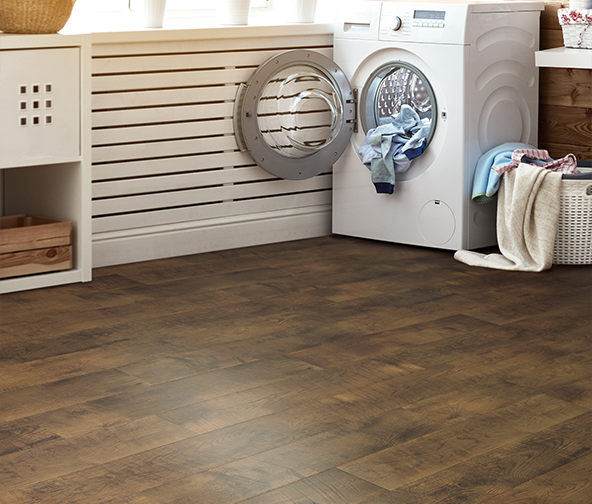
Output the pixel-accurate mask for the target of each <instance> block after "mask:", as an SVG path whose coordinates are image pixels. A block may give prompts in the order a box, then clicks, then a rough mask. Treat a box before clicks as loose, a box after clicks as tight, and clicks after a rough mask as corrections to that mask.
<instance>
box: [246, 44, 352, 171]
mask: <svg viewBox="0 0 592 504" xmlns="http://www.w3.org/2000/svg"><path fill="white" fill-rule="evenodd" d="M234 107H235V109H234V131H235V136H236V139H237V143H238V144H239V147H240V149H241V150H242V151H248V152H249V154H250V155H251V157H252V158H253V160H254V161H255V162H256V163H257V164H258V165H259V166H260V167H261V168H263V169H264V170H265V171H267V172H269V173H271V174H272V175H275V176H277V177H280V178H284V179H291V180H300V179H306V178H310V177H314V176H315V175H318V174H320V173H322V172H324V171H326V170H327V169H328V168H330V167H331V166H332V165H333V163H334V162H335V161H336V160H337V159H338V158H339V156H341V154H342V153H343V152H344V151H345V149H346V148H347V146H348V144H349V141H350V138H351V135H352V133H353V130H354V122H355V113H356V106H355V102H354V94H353V92H352V89H351V87H350V84H349V82H348V80H347V78H346V77H345V75H344V73H343V72H342V71H341V69H340V68H339V67H338V66H337V65H336V64H335V63H334V62H333V61H332V60H330V59H329V58H327V57H326V56H323V55H322V54H320V53H317V52H314V51H305V50H300V49H295V50H290V51H286V52H282V53H280V54H277V55H276V56H274V57H273V58H271V59H269V60H268V61H266V62H265V63H263V64H262V65H261V66H260V67H259V68H258V69H257V70H256V71H255V73H254V74H253V75H252V77H251V78H250V79H249V81H248V82H247V83H246V84H242V85H241V86H240V87H239V90H238V93H237V97H236V100H235V106H234Z"/></svg>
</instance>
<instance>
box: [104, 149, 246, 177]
mask: <svg viewBox="0 0 592 504" xmlns="http://www.w3.org/2000/svg"><path fill="white" fill-rule="evenodd" d="M252 163H253V159H252V158H251V157H250V156H249V155H248V154H247V153H246V152H238V151H236V152H223V153H222V152H221V153H216V154H196V155H194V156H184V157H177V158H170V159H166V160H163V159H143V160H136V161H125V162H120V163H109V164H101V165H96V166H94V167H93V181H100V180H109V179H117V178H125V177H141V176H151V175H159V174H165V173H179V172H185V171H194V170H207V169H211V168H219V167H221V166H240V165H247V164H252Z"/></svg>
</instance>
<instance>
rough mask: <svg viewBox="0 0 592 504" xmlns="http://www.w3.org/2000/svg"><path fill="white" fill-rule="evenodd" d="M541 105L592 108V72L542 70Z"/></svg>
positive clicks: (567, 69) (581, 70)
mask: <svg viewBox="0 0 592 504" xmlns="http://www.w3.org/2000/svg"><path fill="white" fill-rule="evenodd" d="M539 79H540V86H541V92H540V96H539V103H541V104H543V105H558V106H564V107H585V108H592V70H585V69H579V68H541V69H540V71H539Z"/></svg>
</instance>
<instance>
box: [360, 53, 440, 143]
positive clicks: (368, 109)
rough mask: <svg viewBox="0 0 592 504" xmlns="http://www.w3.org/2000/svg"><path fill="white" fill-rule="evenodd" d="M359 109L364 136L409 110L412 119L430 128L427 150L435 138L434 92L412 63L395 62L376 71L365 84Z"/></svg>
mask: <svg viewBox="0 0 592 504" xmlns="http://www.w3.org/2000/svg"><path fill="white" fill-rule="evenodd" d="M360 106H361V120H362V127H363V128H364V132H365V133H367V132H368V131H369V130H371V129H374V128H377V127H378V126H381V125H383V124H387V123H389V122H393V121H394V120H397V118H398V117H400V114H401V112H402V110H403V109H405V108H406V111H405V113H406V114H407V113H409V117H415V118H416V119H417V120H418V121H423V123H424V124H429V125H430V128H429V133H428V134H427V137H426V144H425V146H426V147H427V145H428V144H429V142H430V140H431V139H432V137H433V135H434V130H435V126H436V119H437V104H436V98H435V95H434V91H433V89H432V86H431V85H430V83H429V81H428V80H427V78H426V77H425V76H424V75H423V73H422V72H421V71H420V70H419V69H418V68H416V67H414V66H413V65H410V64H409V63H405V62H402V61H396V62H392V63H388V64H386V65H383V66H381V67H380V68H377V69H376V70H375V71H374V72H373V73H372V74H371V75H370V77H369V78H368V80H367V81H366V85H365V86H364V89H363V91H362V95H361V100H360ZM409 111H411V112H409Z"/></svg>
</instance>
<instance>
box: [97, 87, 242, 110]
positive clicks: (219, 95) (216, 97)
mask: <svg viewBox="0 0 592 504" xmlns="http://www.w3.org/2000/svg"><path fill="white" fill-rule="evenodd" d="M237 89H238V86H237V85H224V86H212V87H191V88H182V89H157V90H153V91H137V92H133V93H130V92H125V91H124V92H121V93H118V92H114V93H102V94H95V95H93V96H92V108H93V111H100V110H104V109H132V108H138V107H161V106H163V105H183V104H197V103H208V102H213V101H221V100H224V101H226V100H234V98H235V96H236V92H237Z"/></svg>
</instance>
